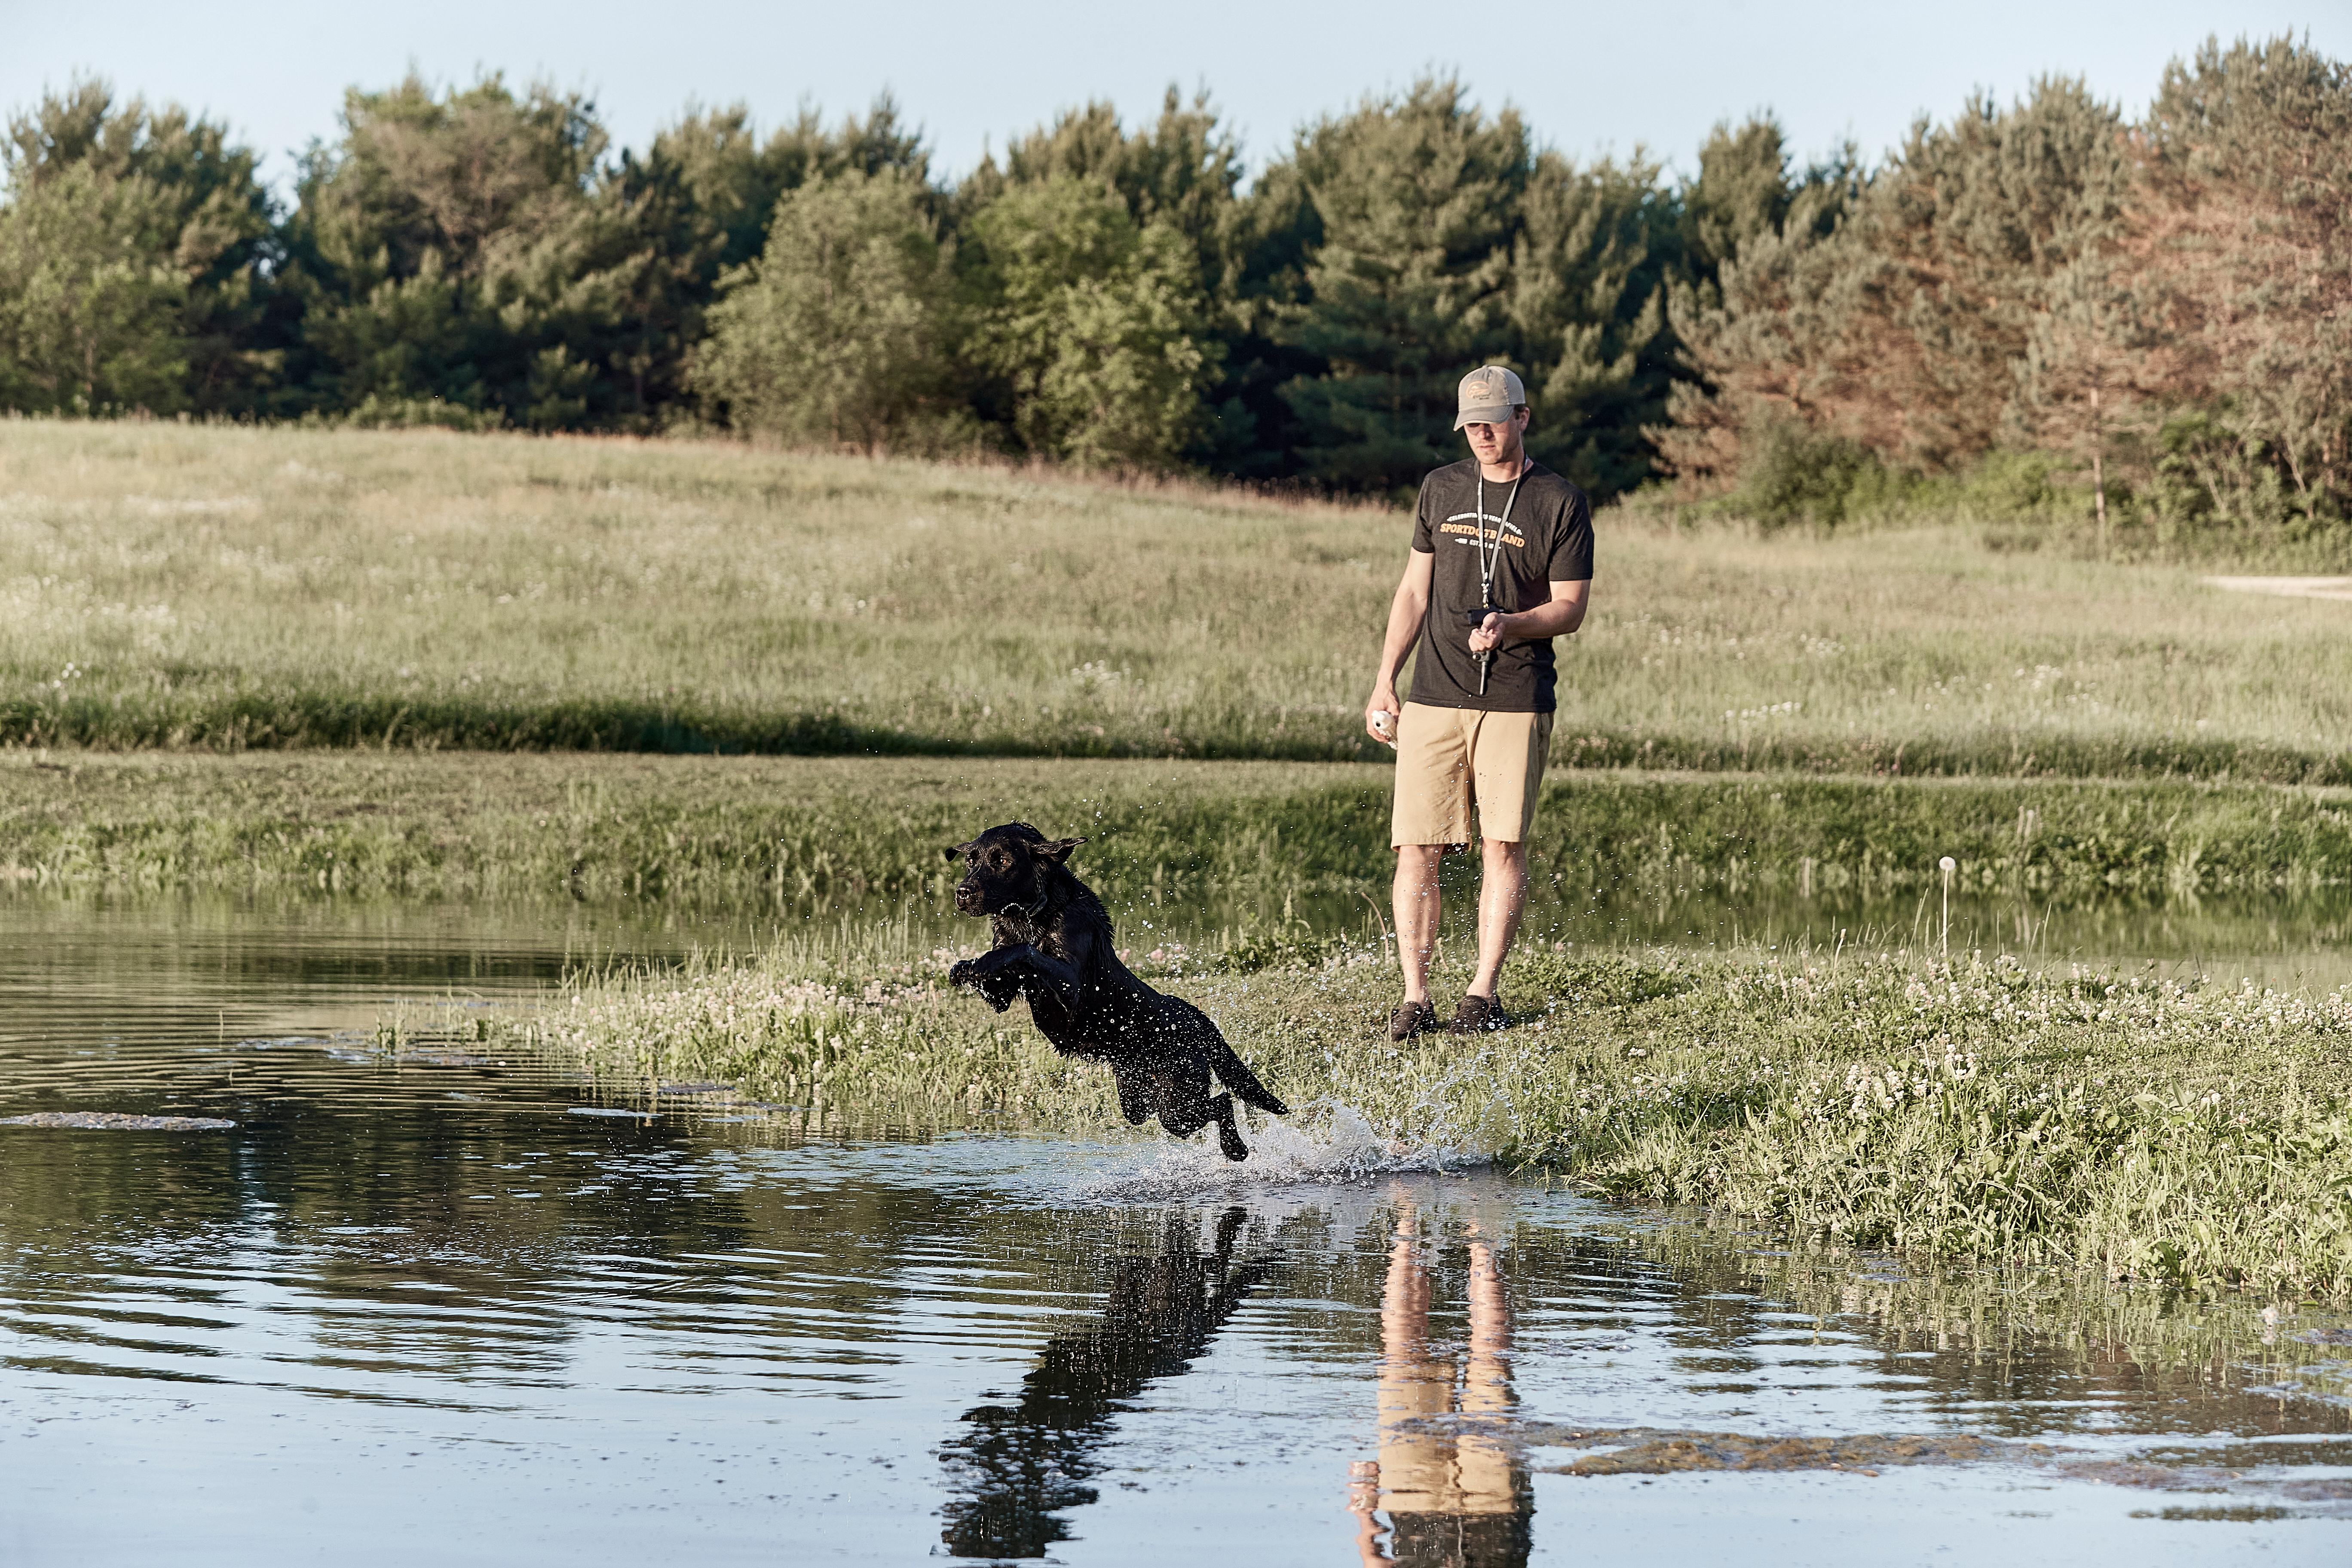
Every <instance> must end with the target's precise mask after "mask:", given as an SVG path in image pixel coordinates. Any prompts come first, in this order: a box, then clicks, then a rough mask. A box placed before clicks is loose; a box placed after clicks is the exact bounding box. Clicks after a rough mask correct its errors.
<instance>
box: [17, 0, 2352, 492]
mask: <svg viewBox="0 0 2352 1568" xmlns="http://www.w3.org/2000/svg"><path fill="white" fill-rule="evenodd" d="M339 125H340V131H339V134H338V135H337V136H336V138H335V139H334V140H332V141H331V142H324V143H320V144H316V145H314V146H313V147H312V148H311V150H310V152H309V153H307V154H306V155H305V156H304V157H303V159H302V161H301V163H300V168H299V177H298V178H297V180H296V182H295V184H294V188H293V193H292V199H291V201H290V202H286V203H281V202H280V201H279V200H278V198H277V197H276V196H275V195H273V193H272V192H271V191H270V190H269V188H268V186H267V185H265V184H263V183H262V182H261V181H260V179H259V178H258V177H257V157H256V155H255V154H254V153H253V152H252V151H251V150H250V149H249V148H246V147H242V146H239V145H237V144H236V143H235V142H234V141H233V140H232V138H231V137H230V135H229V133H228V132H227V131H226V129H225V127H224V126H223V125H221V124H220V123H218V122H216V121H209V120H206V119H204V118H201V117H197V116H193V115H190V114H189V113H188V112H186V111H185V110H183V109H180V108H178V107H176V106H173V105H168V104H166V105H162V106H151V105H150V104H148V103H146V102H144V101H143V100H137V99H132V100H128V101H125V100H121V99H119V98H118V97H117V96H116V95H115V94H114V93H113V92H112V91H111V90H110V89H109V87H108V86H106V85H105V84H103V83H101V82H97V81H91V80H83V81H79V82H77V83H75V84H73V85H72V86H71V87H69V88H68V89H66V90H64V91H62V92H57V93H52V94H50V95H48V96H47V97H45V98H44V99H43V100H41V102H40V103H39V104H37V106H35V107H33V108H32V109H30V110H26V111H23V112H21V113H19V114H17V115H16V116H14V117H13V118H12V119H11V120H10V121H9V124H8V134H7V141H6V145H5V149H0V157H5V173H6V189H5V203H0V406H5V407H6V408H10V409H15V410H20V411H25V412H35V413H49V414H79V415H89V416H96V415H105V414H118V413H126V412H132V411H145V412H147V413H150V414H152V415H158V416H170V415H182V414H184V415H194V416H211V417H225V418H234V419H262V420H285V419H302V418H316V419H331V420H340V421H349V422H353V423H359V424H368V425H400V424H440V425H457V426H483V427H488V426H511V427H520V428H525V429H531V430H542V431H556V430H612V431H638V432H656V431H662V430H669V429H677V428H681V427H685V428H712V427H723V428H728V429H733V430H738V431H742V432H746V433H758V434H762V435H767V436H771V437H780V438H782V439H784V440H787V441H792V442H796V443H805V444H814V445H824V446H842V447H857V448H861V449H865V450H870V451H885V450H898V451H914V452H953V451H971V450H988V451H995V452H1001V453H1005V454H1009V455H1013V456H1018V457H1030V458H1041V459H1045V460H1048V461H1053V462H1057V463H1066V464H1071V465H1077V466H1084V467H1099V468H1118V469H1143V470H1189V471H1196V472H1209V473H1214V474H1222V475H1230V476H1234V477H1239V478H1243V479H1260V480H1286V481H1292V482H1297V483H1302V484H1305V485H1308V486H1312V487H1315V488H1318V489H1341V490H1354V491H1382V490H1391V489H1400V488H1402V487H1406V486H1410V485H1411V484H1412V483H1413V482H1414V481H1415V479H1417V478H1418V476H1419V474H1420V473H1421V472H1422V471H1423V469H1425V468H1428V467H1430V466H1432V465H1433V464H1435V463H1439V462H1444V461H1451V460H1453V459H1454V458H1456V457H1457V456H1458V455H1459V453H1458V450H1457V445H1458V440H1457V437H1454V436H1453V434H1452V433H1451V424H1452V411H1453V393H1454V382H1455V380H1456V379H1457V378H1458V377H1459V376H1460V374H1462V373H1463V372H1464V371H1465V369H1467V368H1469V367H1471V366H1473V365H1475V364H1477V363H1489V362H1492V363H1507V364H1509V365H1511V366H1512V367H1513V368H1515V369H1517V371H1518V372H1519V374H1521V376H1522V377H1523V379H1524V380H1525V381H1526V383H1527V384H1528V389H1529V395H1530V399H1531V401H1532V403H1533V404H1534V405H1535V408H1536V413H1537V419H1536V424H1535V426H1534V430H1533V432H1532V434H1531V437H1530V446H1531V447H1532V449H1533V450H1534V452H1535V455H1536V456H1537V457H1538V458H1540V459H1542V460H1544V461H1546V462H1548V463H1549V464H1551V465H1552V466H1553V467H1555V468H1559V469H1560V470H1561V471H1563V472H1565V473H1567V474H1569V475H1570V477H1572V478H1574V479H1577V480H1578V481H1579V482H1580V483H1582V484H1583V485H1585V486H1586V487H1587V488H1588V489H1591V490H1592V491H1594V492H1595V493H1596V494H1597V495H1600V496H1603V497H1606V496H1612V495H1616V494H1619V493H1622V492H1624V491H1627V490H1630V489H1635V488H1637V487H1640V486H1643V485H1644V484H1649V483H1652V482H1653V481H1662V482H1665V483H1670V484H1672V485H1673V486H1675V487H1676V488H1677V489H1678V491H1679V493H1681V494H1683V495H1685V496H1686V497H1693V498H1697V497H1705V496H1709V495H1714V496H1718V497H1720V496H1724V495H1728V496H1730V497H1731V498H1732V501H1731V503H1730V504H1736V505H1738V506H1739V507H1741V508H1743V509H1744V510H1747V511H1748V512H1749V513H1750V514H1752V515H1756V516H1759V517H1761V518H1763V519H1764V520H1765V521H1795V520H1798V519H1811V520H1813V521H1817V522H1823V523H1835V522H1837V521H1840V520H1841V519H1842V518H1843V517H1844V516H1846V515H1849V514H1850V513H1852V512H1853V511H1855V510H1867V509H1868V508H1869V507H1871V506H1872V505H1874V504H1883V503H1889V502H1890V501H1891V500H1899V499H1900V498H1901V497H1903V496H1905V495H1906V494H1921V493H1927V492H1928V491H1930V490H1932V489H1933V488H1934V487H1935V486H1937V485H1939V484H1940V485H1945V486H1947V487H1948V486H1949V485H1950V484H1953V483H1958V482H1962V480H1963V479H1967V480H1968V482H1976V480H1975V479H1969V476H1977V477H1979V478H1980V477H1981V476H1982V475H1984V474H1986V473H1992V474H1994V475H1996V477H1997V478H1998V479H1999V480H2000V482H2001V483H2003V484H2007V485H2009V486H2010V487H2011V489H2013V490H2017V491H2018V493H2019V494H2020V495H2021V496H2024V497H2025V498H2026V499H2027V500H2032V496H2033V495H2036V494H2038V495H2040V496H2041V497H2042V501H2040V502H2037V503H2035V504H2046V505H2050V506H2057V507H2061V508H2065V509H2072V510H2084V509H2086V508H2087V509H2090V510H2095V511H2096V512H2097V513H2098V514H2099V515H2100V516H2101V518H2102V519H2104V518H2105V511H2106V509H2107V508H2108V507H2109V506H2111V505H2112V506H2113V507H2115V508H2116V509H2118V511H2119V514H2120V520H2131V519H2137V520H2140V521H2143V522H2146V521H2150V520H2154V521H2158V522H2161V523H2163V524H2164V525H2165V526H2178V527H2184V528H2185V527H2190V526H2211V525H2215V524H2221V525H2227V526H2231V527H2257V526H2259V527H2267V528H2273V529H2288V530H2294V529H2297V528H2300V529H2304V530H2306V531H2308V530H2312V529H2324V528H2328V527H2332V526H2334V525H2335V524H2336V523H2339V522H2341V521H2343V520H2344V519H2345V518H2346V517H2347V513H2352V452H2348V451H2347V440H2352V390H2347V378H2346V377H2345V376H2344V375H2343V374H2342V371H2341V367H2342V366H2343V365H2344V364H2346V363H2352V354H2347V349H2352V244H2347V236H2346V234H2345V233H2344V225H2345V223H2346V220H2347V214H2352V157H2347V149H2352V135H2347V132H2352V73H2347V68H2346V67H2345V66H2343V65H2341V64H2339V63H2337V62H2335V61H2332V60H2329V59H2327V58H2325V57H2323V56H2320V55H2318V54H2317V53H2315V51H2313V50H2312V49H2310V48H2309V47H2307V46H2306V45H2304V44H2300V43H2297V42H2295V41H2294V40H2293V39H2291V38H2281V39H2274V40H2270V41H2267V42H2243V41H2242V42H2240V43H2238V44H2235V45H2232V46H2229V47H2223V46H2221V45H2220V44H2219V43H2209V44H2208V45H2207V46H2206V47H2204V48H2202V49H2200V51H2199V52H2198V53H2197V55H2196V56H2195V57H2194V58H2191V59H2188V60H2183V61H2176V62H2174V63H2173V64H2172V65H2171V66H2170V67H2169V68H2168V69H2167V71H2166V74H2165V78H2164V80H2163V81H2162V83H2161V84H2160V86H2159V89H2158V93H2157V95H2156V97H2155V99H2154V100H2153V101H2152V103H2151V105H2150V107H2149V109H2148V110H2147V113H2146V114H2145V115H2144V116H2142V117H2141V118H2139V119H2137V120H2131V119H2127V118H2126V116H2125V115H2124V113H2123V111H2122V110H2120V109H2118V108H2117V107H2116V106H2115V105H2113V104H2108V103H2104V102H2102V101H2100V100H2097V99H2096V98H2095V97H2094V96H2093V95H2092V94H2091V93H2090V92H2089V91H2088V90H2087V89H2086V88H2085V87H2084V85H2083V84H2082V83H2081V82H2079V81H2075V80H2069V79H2063V78H2050V79H2043V80H2042V81H2039V82H2037V83H2036V84H2035V85H2034V87H2033V88H2032V90H2031V91H2030V92H2029V93H2028V94H2027V95H2026V96H2025V97H2024V98H2022V99H2021V100H2019V101H2017V102H2015V103H2012V104H2009V105H2006V106H2003V105H2000V104H1998V103H1995V102H1993V101H1991V100H1989V99H1981V98H1979V99H1975V100H1970V101H1969V103H1967V104H1966V105H1964V106H1963V107H1962V109H1961V110H1960V111H1959V112H1958V114H1956V115H1954V116H1953V117H1952V118H1950V119H1949V120H1947V121H1927V120H1924V119H1923V120H1922V121H1920V122H1919V123H1918V124H1917V125H1916V126H1915V127H1914V129H1913V131H1912V132H1911V134H1910V136H1909V137H1908V138H1907V139H1906V142H1904V143H1903V145H1902V146H1901V147H1899V148H1897V149H1895V151H1894V152H1892V153H1889V154H1888V155H1887V156H1886V157H1885V159H1883V160H1882V161H1881V162H1879V163H1876V164H1875V165H1870V164H1866V163H1864V161H1863V160H1862V159H1861V158H1860V157H1858V156H1857V155H1856V153H1855V152H1854V150H1853V148H1852V147H1850V146H1849V147H1844V148H1840V149H1835V150H1833V151H1832V153H1830V154H1829V155H1828V156H1827V157H1825V158H1823V159H1822V160H1821V161H1819V162H1817V163H1810V164H1807V163H1799V162H1798V161H1797V160H1795V159H1793V158H1792V157H1791V155H1790V149H1789V148H1788V146H1787V144H1786V142H1785V139H1784V137H1783V135H1782V132H1781V131H1780V127H1779V125H1778V124H1777V123H1776V122H1775V121H1773V120H1772V119H1771V118H1770V117H1769V116H1759V117H1757V118H1753V119H1751V120H1749V121H1747V122H1745V123H1742V124H1738V125H1733V124H1729V123H1726V124H1722V125H1719V126H1718V127H1717V129H1716V130H1715V132H1713V133H1712V134H1711V135H1710V136H1709V137H1708V138H1707V139H1706V142H1705V143H1704V145H1703V146H1702V147H1701V148H1700V149H1699V153H1698V157H1697V160H1696V172H1695V173H1693V174H1688V175H1686V176H1676V175H1674V174H1671V173H1670V171H1669V170H1668V169H1667V168H1666V167H1665V166H1664V165H1663V164H1662V163H1658V162H1655V161H1654V160H1653V159H1651V158H1650V157H1649V156H1648V155H1647V154H1645V153H1639V152H1637V153H1634V154H1633V155H1632V156H1629V157H1624V158H1613V157H1604V158H1599V159H1595V160H1590V161H1578V160H1576V159H1572V158H1570V157H1568V156H1566V155H1564V154H1562V153H1559V152H1558V151H1557V150H1554V149H1552V148H1550V147H1548V146H1546V145H1544V144H1543V143H1542V142H1540V141H1539V140H1538V138H1537V136H1536V135H1535V134H1534V133H1533V132H1531V130H1530V129H1529V127H1528V124H1527V123H1526V121H1524V119H1523V118H1522V117H1521V116H1520V115H1519V114H1518V113H1517V111H1516V110H1511V109H1508V108H1506V109H1504V110H1500V111H1495V112H1490V111H1488V110H1485V109H1484V108H1482V107H1481V106H1479V105H1478V104H1477V103H1476V102H1475V101H1474V100H1472V98H1471V96H1470V95H1469V93H1468V92H1467V91H1466V89H1465V88H1464V87H1463V85H1462V84H1461V83H1460V82H1459V81H1457V80H1454V79H1447V78H1440V77H1432V78H1428V79H1423V80H1421V81H1419V82H1417V83H1415V84H1414V85H1413V86H1412V87H1411V88H1410V89H1406V90H1404V91H1402V92H1397V93H1392V94H1389V95H1386V96H1376V97H1369V98H1366V99H1365V100H1361V101H1360V102H1359V103H1358V104H1356V105H1354V106H1353V107H1351V108H1349V109H1348V110H1345V111H1343V112H1339V113H1336V114H1330V115H1326V116H1324V117H1322V118H1320V119H1318V120H1316V121H1313V122H1311V123H1309V124H1307V125H1306V126H1304V127H1302V128H1301V129H1300V130H1299V131H1298V132H1297V134H1296V135H1295V137H1294V138H1293V139H1292V141H1291V142H1290V144H1289V145H1288V146H1287V147H1286V148H1285V149H1284V150H1283V151H1282V153H1280V155H1278V156H1276V157H1275V158H1274V159H1272V160H1271V161H1270V162H1269V163H1267V164H1266V165H1265V168H1264V169H1263V170H1262V171H1261V172H1260V173H1259V174H1258V175H1257V176H1256V178H1255V179H1254V180H1253V179H1247V178H1245V177H1244V164H1243V161H1242V157H1241V149H1240V147H1239V145H1238V143H1237V142H1235V140H1234V136H1233V134H1232V133H1231V132H1230V131H1229V129H1228V128H1227V127H1225V126H1224V125H1223V122H1222V121H1220V119H1219V117H1218V115H1217V113H1216V111H1215V110H1214V108H1213V106H1212V104H1211V103H1210V102H1209V101H1208V100H1206V99H1205V98H1194V99H1192V100H1185V99H1183V98H1181V96H1180V95H1179V94H1178V93H1176V92H1175V91H1174V90H1173V89H1171V91H1170V93H1169V95H1168V97H1167V99H1166V100H1165V102H1164V104H1163V105H1162V106H1161V108H1160V112H1159V114H1158V116H1157V118H1156V119H1152V120H1150V121H1146V122H1143V123H1139V124H1133V125H1129V124H1126V123H1123V122H1122V121H1120V119H1119V117H1118V115H1117V114H1116V112H1115V111H1114V110H1112V108H1111V107H1110V106H1109V105H1108V104H1102V103H1092V104H1088V105H1087V107H1085V108H1083V109H1079V110H1070V111H1067V112H1065V113H1063V114H1061V115H1059V116H1058V117H1056V118H1055V120H1054V121H1052V122H1050V123H1048V124H1045V125H1042V126H1039V127H1037V128H1036V129H1034V130H1032V131H1030V132H1026V133H1024V134H1022V135H1019V136H1016V137H1014V138H1013V139H1012V140H1011V141H1010V142H1008V143H1007V144H1006V145H1005V147H1004V148H1003V152H1002V153H1001V154H992V155H991V156H989V157H987V158H985V159H983V160H982V163H981V164H980V166H979V167H978V168H977V169H975V170H973V171H972V172H971V173H970V174H967V175H965V176H964V177H963V178H961V179H960V180H955V181H948V180H943V179H941V178H940V177H938V176H937V175H936V174H934V172H933V170H932V168H931V163H930V154H929V150H928V148H927V147H926V146H925V144H924V142H923V140H922V138H921V137H920V135H919V134H918V133H917V132H915V131H914V130H913V129H911V128H910V127H909V125H908V122H907V121H906V120H905V119H904V118H903V117H902V115H901V113H900V111H899V110H898V108H897V106H896V105H895V104H893V103H892V102H891V101H890V100H887V99H884V100H880V101H877V103H876V104H875V105H874V106H873V107H872V108H871V109H870V110H868V111H867V112H866V113H865V114H863V115H852V116H849V117H847V118H845V119H842V120H839V121H835V122H832V123H827V122H825V121H824V120H822V119H821V118H820V117H819V116H818V115H816V114H815V113H814V112H804V113H803V114H802V115H801V116H800V117H798V118H797V119H796V120H794V121H793V122H792V123H790V124H788V125H785V126H782V128H780V129H777V130H774V131H772V132H769V133H766V134H764V135H763V134H761V132H760V131H759V130H758V129H757V128H756V127H755V126H754V124H753V122H752V121H751V116H750V115H749V113H748V112H747V111H746V110H743V109H741V108H740V107H737V108H732V109H723V110H693V111H690V112H688V113H687V114H686V115H685V116H683V117H682V118H681V119H679V120H678V121H676V122H675V123H674V124H672V125H670V126H668V127H667V128H666V129H665V130H663V131H661V132H659V133H657V134H656V136H655V137H654V138H653V139H652V142H651V143H650V145H648V146H646V148H644V149H643V150H642V151H640V150H635V149H626V148H624V149H618V150H616V149H614V147H613V146H612V145H611V144H610V142H609V140H608V138H607V136H606V134H605V132H604V128H603V127H602V125H601V124H600V123H599V121H598V120H597V117H596V112H595V109H594V106H593V103H591V102H590V101H588V100H586V99H585V98H583V97H582V96H580V95H578V94H574V93H565V92H561V91H557V90H555V89H551V88H548V87H545V86H534V87H531V88H529V89H525V90H521V91H517V90H514V89H511V88H509V85H508V84H507V83H506V82H505V81H504V80H503V79H501V78H499V77H497V76H488V77H485V78H483V79H480V80H478V81H476V82H474V83H473V84H471V85H469V86H465V87H453V88H449V89H444V90H436V89H434V88H433V87H431V86H429V85H428V84H426V83H425V82H423V81H421V80H418V79H415V78H414V77H412V78H410V79H407V80H404V81H403V82H401V83H399V84H398V85H396V86H394V87H392V88H390V89H385V90H383V91H373V92H371V91H362V90H359V89H353V90H352V91H350V92H348V93H347V94H346V95H345V98H344V101H343V107H342V111H341V118H340V121H339ZM2037 486H2038V487H2040V489H2039V490H2038V491H2037V490H2036V489H2035V487H2037ZM1922 487H1926V489H1923V488H1922ZM2120 520H2119V521H2120Z"/></svg>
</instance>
